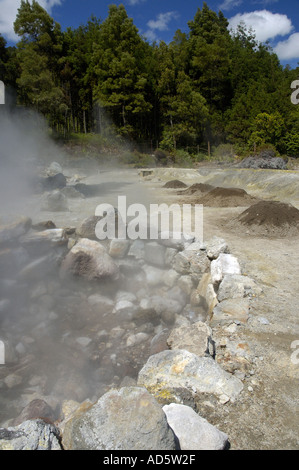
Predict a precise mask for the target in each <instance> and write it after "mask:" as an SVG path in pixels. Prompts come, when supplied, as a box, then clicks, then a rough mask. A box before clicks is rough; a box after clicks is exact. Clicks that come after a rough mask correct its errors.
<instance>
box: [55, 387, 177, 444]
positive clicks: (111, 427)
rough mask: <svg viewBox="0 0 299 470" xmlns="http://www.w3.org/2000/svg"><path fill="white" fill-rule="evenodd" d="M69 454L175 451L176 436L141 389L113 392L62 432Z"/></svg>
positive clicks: (162, 415) (103, 397)
mask: <svg viewBox="0 0 299 470" xmlns="http://www.w3.org/2000/svg"><path fill="white" fill-rule="evenodd" d="M62 443H63V447H64V449H66V450H175V448H176V446H175V439H174V434H173V432H172V431H171V429H170V428H169V426H168V424H167V420H166V417H165V414H164V413H163V410H162V408H161V407H160V405H159V404H158V403H157V402H156V400H155V399H154V398H153V397H152V396H151V395H150V394H149V393H148V392H147V391H146V390H145V389H144V388H140V387H124V388H121V389H120V390H111V391H110V392H108V393H106V394H105V395H103V396H102V397H101V398H100V399H99V401H98V402H97V403H96V404H95V405H94V406H92V407H91V408H90V409H89V410H88V411H87V412H84V413H82V414H79V415H76V416H75V417H74V418H72V419H70V420H69V421H68V422H67V423H66V425H65V427H64V431H63V437H62Z"/></svg>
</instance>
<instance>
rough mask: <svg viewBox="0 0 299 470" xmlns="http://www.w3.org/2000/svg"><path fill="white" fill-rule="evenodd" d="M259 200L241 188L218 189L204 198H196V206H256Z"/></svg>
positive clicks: (209, 192)
mask: <svg viewBox="0 0 299 470" xmlns="http://www.w3.org/2000/svg"><path fill="white" fill-rule="evenodd" d="M257 201H258V199H257V198H255V197H253V196H251V195H250V194H248V193H247V192H246V191H245V190H244V189H240V188H221V187H217V188H214V189H212V190H211V191H208V193H206V194H205V195H204V196H203V197H201V198H198V199H197V198H196V199H195V200H194V204H203V205H204V206H207V207H240V206H247V205H249V204H254V203H256V202H257Z"/></svg>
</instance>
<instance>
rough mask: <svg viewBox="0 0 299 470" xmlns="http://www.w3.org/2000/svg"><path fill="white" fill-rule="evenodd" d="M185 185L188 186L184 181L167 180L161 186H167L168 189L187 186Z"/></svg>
mask: <svg viewBox="0 0 299 470" xmlns="http://www.w3.org/2000/svg"><path fill="white" fill-rule="evenodd" d="M187 187H188V186H187V185H186V184H185V183H183V182H182V181H179V180H171V181H167V183H165V184H164V186H163V188H168V189H177V188H187Z"/></svg>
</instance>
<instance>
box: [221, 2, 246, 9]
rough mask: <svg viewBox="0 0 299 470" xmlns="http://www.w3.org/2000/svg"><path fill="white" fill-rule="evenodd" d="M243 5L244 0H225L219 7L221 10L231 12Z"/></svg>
mask: <svg viewBox="0 0 299 470" xmlns="http://www.w3.org/2000/svg"><path fill="white" fill-rule="evenodd" d="M242 3H243V0H224V2H223V3H221V5H219V9H220V10H231V9H232V8H235V7H238V6H239V5H241V4H242Z"/></svg>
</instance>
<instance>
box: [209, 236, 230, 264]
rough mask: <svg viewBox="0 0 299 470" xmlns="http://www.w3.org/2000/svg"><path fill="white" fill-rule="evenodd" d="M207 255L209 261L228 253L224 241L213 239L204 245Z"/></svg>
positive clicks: (217, 238)
mask: <svg viewBox="0 0 299 470" xmlns="http://www.w3.org/2000/svg"><path fill="white" fill-rule="evenodd" d="M206 251H207V255H208V257H209V258H210V259H211V260H214V259H217V258H218V256H219V255H220V254H221V253H229V248H228V245H227V243H226V241H225V240H223V238H219V237H213V238H212V239H211V240H209V241H208V242H207V243H206Z"/></svg>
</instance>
